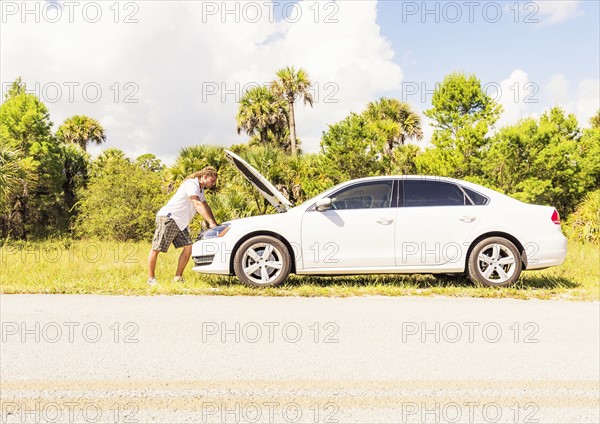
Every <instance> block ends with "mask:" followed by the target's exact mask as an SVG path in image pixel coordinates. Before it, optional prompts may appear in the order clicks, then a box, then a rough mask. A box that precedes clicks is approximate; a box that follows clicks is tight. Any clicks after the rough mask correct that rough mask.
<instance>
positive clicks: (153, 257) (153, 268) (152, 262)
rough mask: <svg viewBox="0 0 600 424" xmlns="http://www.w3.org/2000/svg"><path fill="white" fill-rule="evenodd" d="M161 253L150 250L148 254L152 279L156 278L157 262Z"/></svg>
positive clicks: (149, 272) (149, 274)
mask: <svg viewBox="0 0 600 424" xmlns="http://www.w3.org/2000/svg"><path fill="white" fill-rule="evenodd" d="M159 253H160V250H154V249H150V253H149V254H148V277H149V278H151V279H152V278H155V277H156V274H155V271H156V260H157V259H158V254H159Z"/></svg>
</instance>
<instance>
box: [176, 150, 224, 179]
mask: <svg viewBox="0 0 600 424" xmlns="http://www.w3.org/2000/svg"><path fill="white" fill-rule="evenodd" d="M226 163H227V159H226V158H225V153H224V152H223V147H220V146H211V145H207V144H202V145H196V146H188V147H183V148H182V149H181V150H180V151H179V156H177V159H175V163H174V164H173V166H172V167H171V168H170V169H169V173H170V175H171V181H172V182H173V183H175V184H178V183H180V182H181V181H183V180H184V179H185V178H186V177H187V176H188V175H190V174H192V173H194V172H196V171H200V170H201V169H202V168H204V167H207V166H212V167H214V168H215V169H216V170H217V172H219V173H220V172H221V169H222V168H223V166H225V164H226ZM219 179H221V178H219Z"/></svg>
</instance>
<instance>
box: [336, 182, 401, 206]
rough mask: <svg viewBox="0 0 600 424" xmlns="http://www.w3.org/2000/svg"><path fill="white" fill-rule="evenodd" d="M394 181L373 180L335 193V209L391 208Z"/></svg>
mask: <svg viewBox="0 0 600 424" xmlns="http://www.w3.org/2000/svg"><path fill="white" fill-rule="evenodd" d="M392 185H393V181H391V180H390V181H373V182H368V183H360V184H354V185H351V186H350V187H346V188H343V189H341V190H340V191H338V192H336V193H334V194H333V195H332V196H331V198H332V199H333V202H332V206H333V209H373V208H389V207H390V206H391V203H392Z"/></svg>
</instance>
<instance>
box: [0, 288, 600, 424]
mask: <svg viewBox="0 0 600 424" xmlns="http://www.w3.org/2000/svg"><path fill="white" fill-rule="evenodd" d="M0 321H1V330H2V333H1V346H0V403H1V412H2V416H1V422H3V423H16V422H24V423H44V422H62V423H83V422H98V423H116V422H138V423H145V422H157V423H183V422H194V423H213V422H215V423H216V422H227V423H256V422H259V423H335V422H337V423H420V422H427V423H442V422H459V423H493V422H500V423H528V422H532V423H533V422H537V423H600V356H599V355H600V354H599V352H600V341H599V339H600V304H599V303H597V302H594V303H576V302H563V301H535V300H530V301H519V300H495V299H460V298H425V297H423V298H419V297H405V298H387V297H364V298H345V299H336V298H264V297H196V296H194V297H188V296H169V297H158V296H157V297H111V296H107V297H104V296H73V295H2V296H0Z"/></svg>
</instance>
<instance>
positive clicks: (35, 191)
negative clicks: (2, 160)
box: [0, 78, 67, 238]
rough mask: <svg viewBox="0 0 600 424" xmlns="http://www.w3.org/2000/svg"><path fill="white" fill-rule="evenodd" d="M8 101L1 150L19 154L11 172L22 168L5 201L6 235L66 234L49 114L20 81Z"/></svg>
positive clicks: (1, 115) (0, 123) (0, 114)
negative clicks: (64, 231) (63, 231)
mask: <svg viewBox="0 0 600 424" xmlns="http://www.w3.org/2000/svg"><path fill="white" fill-rule="evenodd" d="M5 99H6V100H5V102H4V103H3V104H2V105H0V146H2V148H3V149H5V150H10V151H13V152H14V154H13V155H12V157H11V161H14V162H12V165H11V167H12V168H13V171H14V169H15V167H18V169H19V174H20V177H19V179H18V184H16V183H15V184H14V185H13V186H12V187H11V190H10V192H9V193H8V195H7V197H5V199H4V201H3V202H2V203H3V204H4V208H3V210H2V211H1V213H2V217H1V219H0V225H1V228H0V230H1V233H2V235H3V236H8V235H9V234H11V235H12V236H15V237H19V238H26V237H28V236H41V235H44V234H47V233H49V232H51V231H55V230H60V229H65V228H66V225H67V222H66V219H65V216H64V213H63V212H64V210H63V208H62V204H61V196H62V194H61V193H62V185H63V181H64V175H63V172H62V171H63V170H62V160H61V152H60V148H59V145H58V143H57V142H56V139H55V138H54V136H53V135H52V131H51V128H52V122H50V116H49V113H48V109H47V108H46V106H45V105H44V104H43V103H42V102H41V101H40V100H39V99H38V98H37V97H36V96H35V95H33V94H29V93H27V92H26V86H25V83H23V82H22V80H21V78H18V79H17V80H16V81H14V82H13V83H12V85H11V87H10V89H9V91H8V93H7V94H6V96H5ZM13 181H14V180H13Z"/></svg>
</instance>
